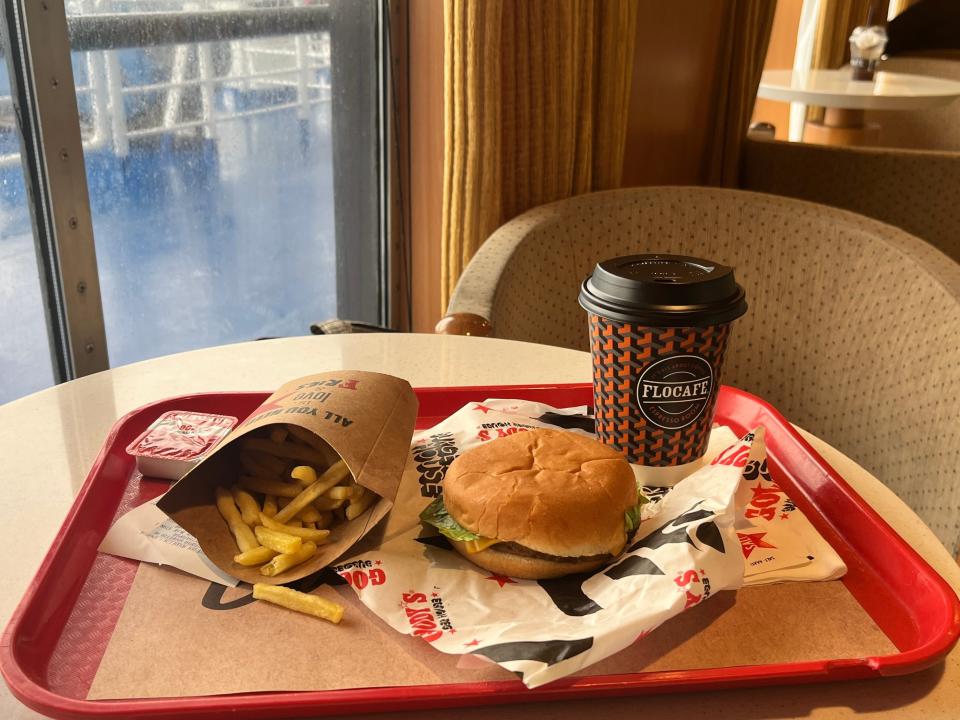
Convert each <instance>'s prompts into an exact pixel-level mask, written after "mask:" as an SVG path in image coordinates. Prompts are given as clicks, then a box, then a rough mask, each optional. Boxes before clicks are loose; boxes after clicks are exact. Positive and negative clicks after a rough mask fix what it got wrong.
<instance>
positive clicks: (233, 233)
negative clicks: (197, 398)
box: [67, 0, 381, 366]
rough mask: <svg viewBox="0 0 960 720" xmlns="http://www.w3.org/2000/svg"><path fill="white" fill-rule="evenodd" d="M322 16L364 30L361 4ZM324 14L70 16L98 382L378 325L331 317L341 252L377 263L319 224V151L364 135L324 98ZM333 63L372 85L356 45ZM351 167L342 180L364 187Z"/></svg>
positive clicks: (323, 156)
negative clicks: (95, 281) (104, 360)
mask: <svg viewBox="0 0 960 720" xmlns="http://www.w3.org/2000/svg"><path fill="white" fill-rule="evenodd" d="M331 5H332V6H335V7H340V8H341V15H343V14H346V13H347V12H348V11H347V10H346V8H356V9H357V10H364V11H365V14H362V16H363V17H362V18H361V20H360V21H361V22H362V21H363V19H364V18H366V19H369V18H375V13H370V12H369V8H370V6H372V5H373V3H371V2H354V1H353V0H350V2H347V3H342V2H340V3H332V4H331ZM327 7H328V6H327V5H325V4H315V3H310V2H269V3H268V2H246V3H244V2H238V1H237V0H231V1H230V2H214V1H208V2H193V3H187V2H159V1H157V2H129V1H124V2H121V1H119V0H117V1H116V2H111V1H110V0H95V1H90V2H87V1H84V2H73V3H69V2H68V4H67V12H68V16H69V17H68V20H69V21H70V22H69V23H68V26H69V28H70V32H71V44H72V50H73V53H72V60H73V68H74V81H75V84H76V91H77V105H78V110H79V114H80V122H81V128H82V135H83V140H84V154H85V161H86V169H87V178H88V185H89V194H90V204H91V211H92V217H93V228H94V238H95V245H96V254H97V264H98V268H99V274H100V287H101V293H102V301H103V312H104V320H105V326H106V334H107V342H108V348H109V354H110V363H111V365H113V366H116V365H120V364H124V363H128V362H132V361H136V360H141V359H144V358H149V357H155V356H158V355H163V354H168V353H173V352H180V351H184V350H189V349H193V348H198V347H205V346H211V345H220V344H224V343H231V342H240V341H245V340H253V339H256V338H260V337H272V336H283V335H302V334H306V333H308V332H309V325H310V323H311V322H316V321H320V320H325V319H329V318H332V317H336V316H338V315H341V316H343V315H350V316H351V317H350V318H349V319H359V320H367V321H372V322H376V321H378V320H379V317H377V311H376V309H375V308H376V302H374V303H372V304H368V305H366V306H365V307H362V308H356V310H355V311H354V310H353V308H350V307H344V305H343V303H339V304H338V289H339V290H342V289H343V288H338V285H339V284H340V283H342V278H343V277H344V274H343V272H342V271H341V272H339V277H340V279H338V266H343V265H344V264H346V265H349V264H350V263H351V261H352V258H353V257H354V255H353V254H352V253H353V248H356V249H357V253H358V255H357V256H356V257H357V258H359V257H360V255H363V256H364V257H370V256H371V254H373V255H376V253H378V252H379V239H378V237H377V236H376V235H375V234H373V233H362V236H360V237H357V236H355V235H353V234H348V233H346V232H345V231H344V229H343V227H342V226H340V225H338V224H335V212H334V210H335V202H334V197H335V187H334V186H335V173H334V161H333V155H334V144H335V143H336V142H347V141H349V140H350V138H349V137H348V135H349V133H350V131H351V128H352V127H360V126H364V125H365V124H366V123H368V122H369V120H370V118H367V117H363V118H356V119H355V120H354V118H352V117H351V116H350V115H349V113H350V112H352V110H351V107H352V104H353V100H354V99H353V98H352V96H351V95H350V93H351V92H352V91H353V90H352V88H350V87H345V88H341V90H342V93H340V94H339V95H338V93H337V92H336V90H337V88H336V87H334V86H335V82H334V81H333V77H332V65H333V62H332V45H331V22H330V21H329V20H326V19H324V18H323V16H322V14H323V13H325V12H327ZM145 11H164V12H167V13H173V14H177V15H182V16H187V17H189V14H190V13H194V14H195V15H197V14H200V15H203V16H204V18H206V19H202V21H201V20H197V21H192V20H191V21H189V22H180V23H177V24H175V29H174V30H170V28H171V27H172V26H173V25H172V24H171V23H169V22H165V21H163V19H162V18H161V19H160V20H159V21H158V23H157V24H155V25H152V24H151V23H150V22H148V21H146V20H142V18H143V15H142V14H143V13H144V12H145ZM211 12H216V13H218V14H217V15H216V16H214V17H213V20H214V28H215V29H214V31H213V34H212V35H211V32H210V27H211V24H210V21H209V18H210V13H211ZM349 12H354V10H350V11H349ZM243 13H256V14H257V20H258V22H255V23H246V22H245V21H244V20H243V18H242V17H241V16H242V14H243ZM138 14H139V15H138ZM121 16H124V17H129V18H134V21H133V22H132V23H126V24H122V23H120V22H119V18H120V17H121ZM247 17H249V15H248V16H247ZM79 20H82V21H84V22H82V23H79V22H78V21H79ZM260 21H262V22H260ZM356 22H357V20H356V19H354V22H353V26H355V25H356ZM347 26H348V30H350V29H351V28H350V26H351V24H350V23H349V22H348V23H347ZM243 27H247V28H248V29H247V30H243V29H242V28H243ZM250 27H253V28H255V29H254V30H249V28H250ZM218 28H222V33H220V32H219V31H218V30H217V29H218ZM237 28H241V29H240V30H238V29H237ZM290 28H293V29H294V30H296V32H291V31H290ZM301 30H302V31H301ZM373 30H374V28H369V32H367V33H366V36H369V37H370V38H373V37H375V33H374V32H373ZM171 33H172V34H171ZM244 33H246V35H245V36H238V35H244ZM144 38H146V40H144ZM154 40H156V41H158V42H159V41H166V40H175V41H176V42H169V43H165V44H159V45H155V44H151V43H152V42H154ZM345 62H349V63H350V68H351V72H360V73H362V74H363V75H364V77H367V78H376V76H377V65H376V62H377V60H376V53H375V49H374V44H373V43H372V42H371V43H369V47H366V46H364V45H363V44H361V45H360V46H359V47H356V46H354V47H352V48H351V53H350V57H349V58H346V59H345ZM372 86H373V85H372V84H371V87H372ZM362 88H363V85H362V84H361V85H360V87H359V89H358V91H362ZM341 95H342V96H343V97H344V98H346V100H345V101H344V104H343V107H340V106H338V103H340V99H339V98H340V96H341ZM337 112H340V116H339V120H336V119H335V114H336V113H337ZM335 126H336V127H337V128H339V130H338V131H337V130H335V129H334V128H335ZM368 140H369V142H372V143H375V142H376V138H375V137H374V138H368ZM355 165H356V167H353V168H351V167H348V166H347V163H341V166H340V172H341V173H345V172H359V173H367V174H371V173H373V174H375V173H376V172H377V170H376V168H375V167H371V166H369V164H367V165H365V164H364V163H363V162H361V161H360V160H359V159H358V160H357V162H356V163H355ZM370 186H375V183H374V182H371V183H370ZM354 202H356V203H359V204H360V210H359V212H360V215H367V214H371V213H372V214H376V212H377V210H376V208H377V202H378V199H377V197H376V196H375V195H374V196H372V197H357V198H355V199H354ZM338 232H339V233H340V237H337V235H338ZM338 242H339V243H341V244H342V245H341V247H339V248H338V246H337V243H338ZM358 261H359V260H358ZM341 270H342V268H341ZM371 270H372V272H369V273H365V274H364V275H363V278H364V279H363V281H362V282H363V283H365V287H364V288H363V293H364V296H366V297H371V296H372V297H374V298H377V297H378V293H379V292H380V282H381V281H380V274H379V272H378V269H377V268H372V269H371ZM340 294H341V295H342V294H343V293H342V292H341V293H340ZM372 308H373V309H372Z"/></svg>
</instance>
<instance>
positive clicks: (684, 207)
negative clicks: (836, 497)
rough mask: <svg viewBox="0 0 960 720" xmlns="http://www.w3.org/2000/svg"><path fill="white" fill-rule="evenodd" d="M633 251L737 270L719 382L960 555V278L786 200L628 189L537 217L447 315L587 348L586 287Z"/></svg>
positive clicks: (942, 261)
mask: <svg viewBox="0 0 960 720" xmlns="http://www.w3.org/2000/svg"><path fill="white" fill-rule="evenodd" d="M641 252H671V253H680V254H688V255H694V256H700V257H705V258H708V259H711V260H715V261H717V262H721V263H724V264H728V265H732V266H734V267H735V268H736V273H737V278H738V280H739V282H740V283H741V284H742V285H743V286H744V287H745V288H746V291H747V299H748V302H749V305H750V310H749V311H748V313H747V315H746V316H745V317H744V318H742V319H741V320H738V321H737V322H736V324H735V325H734V327H733V332H732V335H731V339H730V345H729V351H728V357H727V361H726V364H725V368H724V374H723V382H725V383H728V384H731V385H735V386H737V387H741V388H744V389H746V390H748V391H750V392H752V393H755V394H757V395H759V396H761V397H763V398H765V399H767V400H769V401H770V402H772V403H773V404H774V405H775V406H776V407H778V408H779V409H780V410H781V411H782V412H783V413H784V414H785V415H786V416H787V417H788V418H789V419H790V420H792V421H793V422H795V423H797V424H798V425H801V426H802V427H805V428H807V429H808V430H810V431H811V432H813V433H815V434H817V435H819V436H820V437H822V438H824V439H825V440H827V441H828V442H830V443H831V444H833V445H834V446H835V447H837V448H839V449H840V450H842V451H843V452H845V453H846V454H848V455H849V456H850V457H852V458H853V459H855V460H856V461H857V462H859V463H860V464H862V465H863V466H864V467H866V468H867V469H868V470H870V471H871V472H872V473H874V474H875V475H876V476H877V477H878V478H880V479H881V480H882V481H883V482H885V483H886V484H887V485H888V486H889V487H891V488H892V489H893V490H894V491H895V492H897V493H898V494H899V495H900V496H901V497H902V498H903V499H904V500H905V501H906V502H907V503H908V504H909V505H910V506H911V507H912V508H913V509H914V510H915V511H916V512H917V513H918V514H920V516H921V517H922V518H923V519H924V520H925V522H927V523H928V524H929V525H930V526H931V528H932V529H933V530H934V532H935V533H936V534H937V535H938V537H940V539H941V540H942V541H943V542H944V544H946V545H947V546H948V547H950V548H951V549H952V550H953V552H956V550H957V546H958V540H960V511H958V508H960V422H958V420H957V418H958V409H957V408H958V405H960V402H958V401H960V299H958V298H960V266H958V265H957V264H956V263H954V262H952V261H951V260H950V259H949V258H947V257H946V256H945V255H943V254H942V253H940V252H938V251H937V250H936V249H935V248H933V247H931V246H930V245H928V244H926V243H924V242H922V241H921V240H919V239H917V238H915V237H912V236H910V235H908V234H906V233H904V232H902V231H900V230H898V229H896V228H893V227H890V226H888V225H884V224H882V223H879V222H876V221H873V220H870V219H867V218H864V217H862V216H859V215H855V214H853V213H849V212H844V211H841V210H836V209H832V208H827V207H823V206H820V205H814V204H812V203H807V202H802V201H798V200H792V199H787V198H781V197H775V196H771V195H762V194H757V193H749V192H743V191H736V190H721V189H711V188H682V187H675V188H631V189H624V190H614V191H610V192H603V193H593V194H589V195H582V196H579V197H575V198H571V199H569V200H564V201H561V202H558V203H553V204H550V205H546V206H542V207H540V208H536V209H534V210H531V211H529V212H527V213H525V214H524V215H522V216H520V217H518V218H516V219H515V220H512V221H510V222H509V223H507V224H506V225H504V226H503V227H502V228H500V229H499V230H498V231H497V232H496V233H494V234H493V235H492V236H491V237H490V239H489V240H488V241H487V242H486V243H485V244H484V245H483V246H482V247H481V249H480V251H479V252H478V253H477V255H476V256H475V257H474V259H473V260H472V261H471V263H470V265H469V266H468V267H467V269H466V271H465V273H464V275H463V276H462V277H461V279H460V282H459V283H458V286H457V288H456V291H455V293H454V296H453V299H452V300H451V303H450V307H449V310H448V312H450V313H460V312H466V313H475V314H478V315H482V316H483V317H486V318H488V319H489V320H491V322H492V324H493V332H494V335H495V336H497V337H503V338H511V339H517V340H526V341H530V342H537V343H545V344H548V345H559V346H562V347H569V348H575V349H580V350H586V349H588V336H587V316H586V312H585V311H584V310H582V309H581V308H580V307H579V305H578V302H577V295H578V291H579V286H580V283H581V281H582V280H583V279H584V277H585V276H586V275H587V274H588V273H589V272H590V271H591V270H592V268H593V266H594V265H595V263H596V262H597V261H599V260H602V259H605V258H609V257H615V256H618V255H626V254H631V253H641Z"/></svg>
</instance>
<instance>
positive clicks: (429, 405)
mask: <svg viewBox="0 0 960 720" xmlns="http://www.w3.org/2000/svg"><path fill="white" fill-rule="evenodd" d="M417 394H418V396H419V398H420V414H419V420H418V424H419V426H420V427H429V426H431V425H433V424H435V423H436V422H438V421H439V420H441V419H442V418H444V417H446V416H447V415H449V414H451V413H452V412H454V411H455V410H457V409H459V408H460V407H461V406H463V405H464V404H465V403H468V402H472V401H479V400H483V399H485V398H488V397H510V398H518V399H530V400H538V401H541V402H545V403H549V404H552V405H554V406H560V407H562V406H573V405H582V404H589V403H591V401H592V394H591V387H590V385H586V384H584V385H549V386H542V385H541V386H505V387H461V388H421V389H419V390H417ZM266 396H267V393H209V394H201V395H188V396H183V397H177V398H170V399H168V400H163V401H160V402H157V403H153V404H150V405H146V406H144V407H142V408H140V409H138V410H134V411H133V412H131V413H129V414H128V415H126V416H124V417H123V418H121V419H120V420H119V421H118V422H117V423H116V425H115V426H114V427H113V430H112V431H111V433H110V435H109V437H108V438H107V440H106V442H105V444H104V446H103V449H102V450H101V451H100V454H99V455H98V456H97V459H96V461H95V462H94V464H93V468H92V469H91V470H90V473H89V475H88V476H87V479H86V482H85V483H84V485H83V488H82V489H81V490H80V493H79V495H78V496H77V498H76V500H75V502H74V504H73V507H72V508H71V510H70V513H69V514H68V515H67V518H66V520H65V521H64V524H63V527H62V528H61V529H60V532H59V533H58V535H57V537H56V539H55V540H54V543H53V546H52V547H51V548H50V551H49V552H48V553H47V556H46V558H45V559H44V561H43V563H42V565H41V566H40V569H39V570H38V572H37V575H36V577H35V578H34V579H33V581H32V582H31V583H30V586H29V587H28V589H27V592H26V595H25V596H24V598H23V600H22V601H21V602H20V605H19V607H18V608H17V610H16V612H15V613H14V615H13V618H12V619H11V621H10V624H9V625H8V626H7V628H6V630H5V632H4V634H3V639H2V644H0V670H2V672H3V676H4V678H5V679H6V681H7V684H8V685H9V686H10V689H11V690H12V692H13V694H14V695H15V696H16V697H17V698H19V699H20V700H21V701H22V702H24V703H25V704H26V705H28V706H30V707H31V708H33V709H35V710H37V711H39V712H42V713H45V714H47V715H50V716H54V717H60V718H87V717H92V716H97V717H123V718H160V717H164V718H216V717H220V716H221V715H223V714H225V713H228V712H229V713H230V716H231V717H235V718H265V717H292V716H306V715H314V716H316V715H329V714H334V713H336V714H345V713H357V712H375V711H389V710H410V709H417V708H428V707H451V706H457V705H481V704H494V703H515V702H531V701H537V700H558V699H563V698H584V697H589V696H612V695H628V694H636V693H651V692H667V691H677V690H687V691H689V690H707V689H715V688H722V687H743V686H747V685H771V684H781V683H804V682H820V681H825V680H845V679H853V678H868V677H878V676H886V675H902V674H906V673H911V672H915V671H917V670H921V669H923V668H925V667H928V666H929V665H932V664H933V663H935V662H936V661H937V660H939V659H940V658H942V657H943V656H944V655H946V653H947V652H948V651H949V650H950V648H951V647H953V645H954V644H955V643H956V641H957V637H958V632H960V602H958V600H957V596H956V595H955V594H954V592H953V590H952V589H951V588H950V587H949V586H948V585H947V584H946V583H945V582H944V581H943V580H942V579H941V578H940V577H939V576H938V575H937V574H936V573H935V572H934V571H933V569H932V568H930V566H929V565H927V563H926V562H924V561H923V559H922V558H920V556H919V555H917V553H916V552H914V551H913V550H912V549H911V548H910V547H909V546H907V544H906V543H905V542H904V541H903V540H902V539H901V538H900V537H899V536H898V535H897V534H896V533H894V532H893V530H892V529H891V528H890V527H889V526H888V525H887V524H886V523H885V522H884V521H883V520H882V519H881V518H880V517H879V516H878V515H877V514H876V513H875V512H874V511H873V510H872V509H871V508H870V507H869V506H868V505H867V504H866V503H865V502H864V501H863V500H861V499H860V497H859V496H858V495H857V494H856V493H855V492H854V491H853V490H852V489H851V488H850V487H849V486H848V485H847V483H846V482H844V480H843V479H842V478H841V477H839V476H838V475H837V473H836V472H835V471H834V470H833V469H832V468H831V467H830V466H829V465H827V463H826V462H824V460H823V459H822V458H821V457H820V456H819V455H818V454H817V453H816V452H815V451H814V450H813V449H812V448H811V447H810V446H809V445H808V444H807V443H806V442H805V441H804V440H803V438H802V437H801V436H800V435H799V434H798V433H797V432H796V431H795V430H794V429H793V428H792V427H791V426H790V424H789V423H788V422H787V421H786V420H784V418H783V417H782V416H781V415H780V414H779V413H778V412H777V411H776V410H774V409H773V408H772V407H770V406H769V405H768V404H766V403H765V402H763V401H762V400H759V399H758V398H756V397H754V396H752V395H749V394H748V393H745V392H742V391H739V390H736V389H733V388H729V387H723V388H722V389H721V391H720V399H719V403H718V406H717V416H716V419H717V421H718V422H721V423H723V424H726V425H729V426H730V427H731V428H733V429H734V431H736V432H738V433H743V432H746V431H748V430H749V429H752V428H754V427H756V426H757V425H761V424H762V425H765V426H766V428H767V435H766V440H767V449H768V454H769V462H770V463H771V465H772V471H773V472H774V473H775V474H776V476H777V477H778V479H780V481H781V483H782V485H783V486H785V489H786V490H787V492H788V493H789V495H790V496H791V497H792V498H793V500H794V501H795V502H796V504H797V505H798V506H799V507H800V508H801V509H802V510H803V511H804V512H805V513H806V514H807V516H808V517H809V518H810V520H811V522H813V524H814V525H815V526H816V527H817V529H818V530H819V531H820V533H821V534H822V535H823V536H824V537H825V538H826V540H827V541H828V542H829V543H830V544H831V545H832V546H833V548H834V549H835V550H836V551H837V552H838V553H839V554H840V556H841V557H842V558H843V560H844V561H845V562H846V564H847V567H848V572H847V575H846V577H845V578H844V579H843V582H844V584H845V585H846V587H847V589H848V590H849V591H850V593H851V594H852V595H853V596H854V597H855V598H856V599H857V601H858V602H859V603H860V604H861V605H862V606H863V607H864V609H865V610H866V611H867V612H868V613H869V614H870V616H871V617H872V618H873V619H874V621H875V622H876V623H877V625H878V626H879V627H880V628H881V629H882V630H883V632H884V633H886V635H887V636H888V637H889V638H890V640H891V641H892V642H893V644H894V645H895V646H896V647H897V649H898V650H899V652H898V653H896V654H892V655H886V656H882V657H864V658H856V659H838V660H821V661H816V662H798V663H785V664H776V665H745V666H737V667H723V668H710V669H700V670H686V671H670V672H642V673H635V674H626V675H594V676H589V677H577V678H568V679H564V680H559V681H557V682H555V683H552V684H550V685H548V686H546V687H543V688H539V689H537V690H527V689H526V688H524V687H523V685H521V684H520V682H519V681H502V682H483V683H477V682H474V683H462V684H453V685H423V686H412V687H392V688H357V689H350V690H335V691H315V692H285V693H279V692H266V693H248V694H238V695H216V696H206V697H179V698H163V699H127V700H110V701H88V700H85V699H84V698H85V697H86V694H87V690H88V689H89V687H90V683H91V682H92V680H93V677H94V674H95V673H96V670H97V667H98V665H99V663H100V659H101V657H102V656H103V652H104V650H105V648H106V645H107V642H108V640H109V638H110V635H111V633H112V632H113V629H114V627H115V626H116V622H117V619H118V617H119V615H120V610H121V609H122V607H123V603H124V601H125V599H126V595H127V592H128V591H129V589H130V586H131V584H132V582H133V578H134V574H135V572H136V568H137V565H138V563H137V562H135V561H131V560H124V559H121V558H115V557H113V556H110V555H104V554H101V553H98V552H97V546H98V545H99V543H100V541H101V539H102V538H103V536H104V534H105V533H106V532H107V529H108V528H109V527H110V525H111V524H112V523H113V521H114V519H115V518H116V517H118V516H119V515H121V514H122V513H124V512H126V511H127V510H129V509H130V508H132V507H134V506H136V505H138V504H139V503H142V502H145V501H146V500H149V499H152V498H154V497H156V496H157V495H159V494H160V493H161V492H162V491H163V490H164V489H165V488H167V487H169V484H168V483H161V482H156V481H150V480H146V479H142V478H141V476H140V475H139V473H137V472H136V470H135V467H134V460H133V458H132V457H130V456H129V455H127V454H126V452H125V451H124V448H125V447H126V446H127V444H128V443H129V442H130V441H131V440H133V439H134V438H135V437H136V436H137V435H138V434H139V433H141V432H142V431H143V430H144V428H146V427H147V425H149V423H150V422H151V421H153V420H154V419H155V418H156V417H157V416H158V415H160V414H161V413H163V412H166V411H167V410H173V409H178V410H193V411H197V412H211V413H219V414H225V415H234V416H236V417H240V418H243V417H246V416H247V415H249V414H250V412H251V411H252V410H253V409H254V408H256V407H257V406H258V405H259V404H260V403H261V402H262V401H263V400H264V399H265V398H266Z"/></svg>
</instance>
